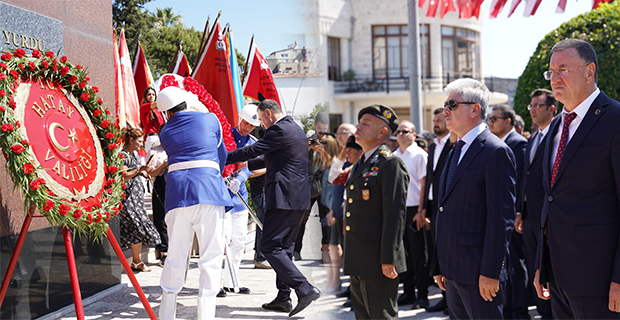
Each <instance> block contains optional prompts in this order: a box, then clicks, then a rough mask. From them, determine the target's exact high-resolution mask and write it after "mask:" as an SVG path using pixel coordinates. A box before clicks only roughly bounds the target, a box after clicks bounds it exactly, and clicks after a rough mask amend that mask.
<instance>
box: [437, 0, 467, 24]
mask: <svg viewBox="0 0 620 320" xmlns="http://www.w3.org/2000/svg"><path fill="white" fill-rule="evenodd" d="M442 1H443V0H442ZM456 5H457V6H458V7H459V18H461V19H469V18H471V17H472V12H473V8H472V1H471V0H456ZM442 7H443V6H442Z"/></svg>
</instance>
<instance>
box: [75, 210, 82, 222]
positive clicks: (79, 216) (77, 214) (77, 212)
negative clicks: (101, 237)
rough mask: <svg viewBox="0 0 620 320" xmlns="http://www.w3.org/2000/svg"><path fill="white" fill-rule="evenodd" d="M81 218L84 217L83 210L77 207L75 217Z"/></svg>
mask: <svg viewBox="0 0 620 320" xmlns="http://www.w3.org/2000/svg"><path fill="white" fill-rule="evenodd" d="M80 218H82V210H80V209H75V211H73V219H75V220H80Z"/></svg>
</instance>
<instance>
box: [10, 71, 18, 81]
mask: <svg viewBox="0 0 620 320" xmlns="http://www.w3.org/2000/svg"><path fill="white" fill-rule="evenodd" d="M9 74H10V75H11V76H12V77H13V79H17V78H19V75H18V74H17V71H15V70H11V71H9Z"/></svg>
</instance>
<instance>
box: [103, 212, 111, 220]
mask: <svg viewBox="0 0 620 320" xmlns="http://www.w3.org/2000/svg"><path fill="white" fill-rule="evenodd" d="M103 214H104V215H105V218H103V221H105V222H108V221H110V213H109V212H107V211H106V212H104V213H103Z"/></svg>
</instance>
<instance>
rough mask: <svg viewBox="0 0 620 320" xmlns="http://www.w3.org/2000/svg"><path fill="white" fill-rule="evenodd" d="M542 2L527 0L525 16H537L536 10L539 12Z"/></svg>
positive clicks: (539, 0)
mask: <svg viewBox="0 0 620 320" xmlns="http://www.w3.org/2000/svg"><path fill="white" fill-rule="evenodd" d="M541 1H542V0H527V2H526V3H525V11H524V12H523V16H524V17H529V16H533V15H534V14H536V10H538V6H540V2H541Z"/></svg>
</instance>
